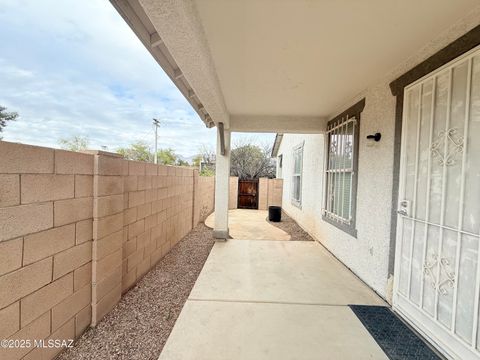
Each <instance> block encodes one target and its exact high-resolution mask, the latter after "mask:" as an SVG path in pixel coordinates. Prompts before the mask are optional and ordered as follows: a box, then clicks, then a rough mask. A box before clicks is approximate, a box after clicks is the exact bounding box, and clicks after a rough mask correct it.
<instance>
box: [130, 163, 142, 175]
mask: <svg viewBox="0 0 480 360" xmlns="http://www.w3.org/2000/svg"><path fill="white" fill-rule="evenodd" d="M145 164H146V163H145V162H141V161H129V162H128V175H145Z"/></svg>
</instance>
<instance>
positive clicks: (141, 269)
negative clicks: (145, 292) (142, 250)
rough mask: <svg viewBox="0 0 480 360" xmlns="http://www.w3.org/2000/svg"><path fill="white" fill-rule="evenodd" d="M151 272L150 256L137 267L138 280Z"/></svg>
mask: <svg viewBox="0 0 480 360" xmlns="http://www.w3.org/2000/svg"><path fill="white" fill-rule="evenodd" d="M148 270H150V256H147V257H146V258H145V259H143V260H142V262H140V263H139V264H138V266H137V279H140V278H141V277H143V276H144V275H145V274H146V273H147V272H148Z"/></svg>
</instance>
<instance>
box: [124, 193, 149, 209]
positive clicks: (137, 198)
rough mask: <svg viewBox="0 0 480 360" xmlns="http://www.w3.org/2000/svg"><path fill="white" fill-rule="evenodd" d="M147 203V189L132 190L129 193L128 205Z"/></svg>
mask: <svg viewBox="0 0 480 360" xmlns="http://www.w3.org/2000/svg"><path fill="white" fill-rule="evenodd" d="M144 203H145V191H132V192H129V193H128V207H129V208H131V207H135V206H138V205H142V204H144Z"/></svg>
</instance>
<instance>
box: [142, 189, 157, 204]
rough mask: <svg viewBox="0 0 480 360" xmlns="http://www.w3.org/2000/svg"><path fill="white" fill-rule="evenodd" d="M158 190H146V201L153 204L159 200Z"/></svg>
mask: <svg viewBox="0 0 480 360" xmlns="http://www.w3.org/2000/svg"><path fill="white" fill-rule="evenodd" d="M157 193H158V191H157V189H147V190H145V201H146V202H151V201H155V200H157V199H158V198H157Z"/></svg>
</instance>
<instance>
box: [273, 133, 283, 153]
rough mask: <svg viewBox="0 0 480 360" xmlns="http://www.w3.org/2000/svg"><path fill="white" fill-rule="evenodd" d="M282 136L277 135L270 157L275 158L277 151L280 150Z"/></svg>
mask: <svg viewBox="0 0 480 360" xmlns="http://www.w3.org/2000/svg"><path fill="white" fill-rule="evenodd" d="M282 139H283V134H277V135H276V136H275V141H274V143H273V148H272V157H277V155H278V150H280V144H281V143H282Z"/></svg>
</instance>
